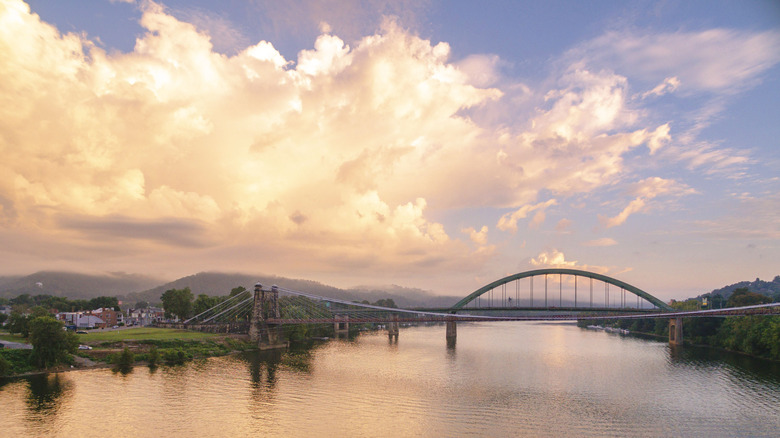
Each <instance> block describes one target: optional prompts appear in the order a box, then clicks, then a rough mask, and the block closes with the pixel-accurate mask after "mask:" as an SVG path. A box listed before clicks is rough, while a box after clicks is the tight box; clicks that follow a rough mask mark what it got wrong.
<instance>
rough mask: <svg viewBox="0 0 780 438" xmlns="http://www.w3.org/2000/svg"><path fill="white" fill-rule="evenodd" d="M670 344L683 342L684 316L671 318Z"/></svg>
mask: <svg viewBox="0 0 780 438" xmlns="http://www.w3.org/2000/svg"><path fill="white" fill-rule="evenodd" d="M669 344H670V345H682V344H683V321H682V318H672V319H670V320H669Z"/></svg>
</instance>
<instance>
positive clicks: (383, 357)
mask: <svg viewBox="0 0 780 438" xmlns="http://www.w3.org/2000/svg"><path fill="white" fill-rule="evenodd" d="M0 385H2V386H0V436H8V437H24V436H34V437H42V436H47V437H80V436H85V437H86V436H108V437H112V436H117V437H147V436H149V437H151V436H165V437H179V436H188V437H206V436H263V437H268V436H271V437H273V436H280V437H281V436H284V437H291V436H292V437H295V436H301V437H312V436H317V437H320V436H325V437H329V436H339V437H363V436H365V437H368V436H371V437H375V436H378V437H383V436H393V437H398V436H404V437H406V436H410V437H411V436H435V437H444V436H446V437H454V436H563V435H566V436H599V437H602V436H621V437H623V436H642V437H645V436H658V437H661V436H663V437H666V436H707V437H716V436H778V434H780V364H778V363H775V362H769V361H763V360H759V359H753V358H749V357H744V356H739V355H735V354H729V353H724V352H720V351H716V350H712V349H698V348H691V347H685V348H681V349H672V348H670V346H669V345H668V344H667V343H665V342H659V341H654V340H645V339H639V338H634V337H624V336H618V335H614V334H608V333H605V332H597V331H591V330H586V329H580V328H578V327H576V326H575V325H572V324H554V323H530V322H516V323H515V322H510V323H495V322H494V323H468V324H466V323H462V324H459V326H458V339H457V344H456V345H455V346H454V347H448V346H447V345H446V341H445V334H444V326H434V327H410V328H406V329H402V330H401V333H400V336H399V339H398V341H397V342H391V341H389V340H388V337H387V335H385V334H383V333H380V332H369V333H363V334H361V335H360V336H357V337H356V338H354V339H352V340H346V339H344V340H330V341H326V342H322V343H318V344H317V345H315V346H312V347H311V348H301V349H292V350H289V351H284V352H282V351H276V352H264V353H261V352H252V353H246V354H242V355H235V356H228V357H220V358H211V359H207V360H198V361H194V362H191V363H188V364H185V365H181V366H171V367H168V366H162V367H159V368H156V369H149V368H148V367H143V366H139V367H135V368H134V369H133V370H132V371H131V372H129V373H127V374H122V373H119V372H116V371H112V370H110V369H94V370H86V371H74V372H68V373H60V374H50V375H47V376H35V377H29V378H24V379H15V380H10V381H4V382H2V383H0Z"/></svg>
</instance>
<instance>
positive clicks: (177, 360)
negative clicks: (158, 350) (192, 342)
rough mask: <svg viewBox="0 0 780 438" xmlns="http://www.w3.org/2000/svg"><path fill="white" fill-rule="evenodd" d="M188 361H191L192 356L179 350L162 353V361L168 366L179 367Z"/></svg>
mask: <svg viewBox="0 0 780 438" xmlns="http://www.w3.org/2000/svg"><path fill="white" fill-rule="evenodd" d="M189 359H192V356H189V355H188V354H187V353H185V352H183V351H182V350H179V349H176V350H166V351H165V352H164V353H163V360H164V361H165V363H166V364H168V365H181V364H183V363H184V362H186V361H187V360H189Z"/></svg>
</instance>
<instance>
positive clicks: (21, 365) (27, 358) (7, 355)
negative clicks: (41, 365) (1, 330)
mask: <svg viewBox="0 0 780 438" xmlns="http://www.w3.org/2000/svg"><path fill="white" fill-rule="evenodd" d="M31 356H32V350H9V349H2V350H0V357H2V358H3V360H5V361H6V362H7V363H8V364H9V365H10V367H11V369H10V372H9V373H8V374H3V373H0V375H14V374H22V373H26V372H28V371H32V370H34V369H35V367H33V366H32V361H31Z"/></svg>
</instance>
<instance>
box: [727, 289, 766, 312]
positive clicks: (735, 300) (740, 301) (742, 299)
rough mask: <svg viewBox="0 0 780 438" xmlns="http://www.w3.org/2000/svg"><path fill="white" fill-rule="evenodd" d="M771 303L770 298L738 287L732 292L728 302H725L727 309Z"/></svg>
mask: <svg viewBox="0 0 780 438" xmlns="http://www.w3.org/2000/svg"><path fill="white" fill-rule="evenodd" d="M771 302H772V298H770V297H768V296H766V295H761V294H757V293H753V292H750V291H749V290H748V288H746V287H740V288H737V289H736V290H734V293H732V294H731V296H730V297H729V299H728V301H726V306H727V307H744V306H753V305H756V304H768V303H771Z"/></svg>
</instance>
